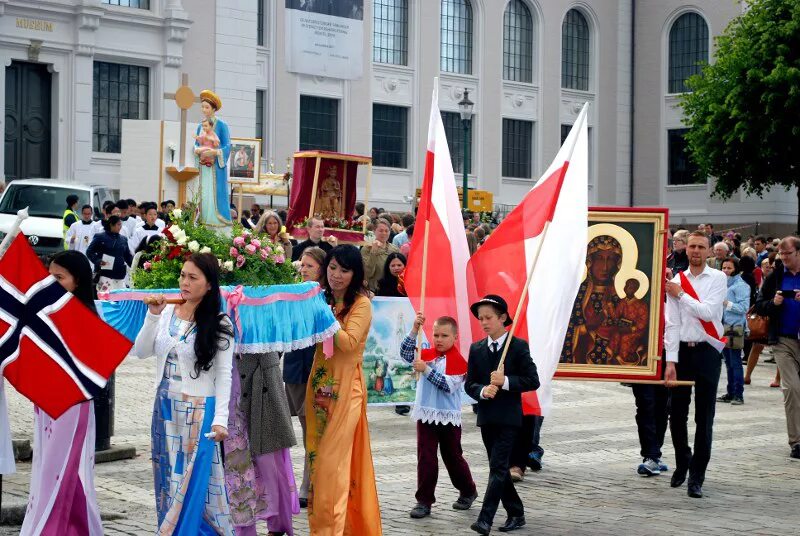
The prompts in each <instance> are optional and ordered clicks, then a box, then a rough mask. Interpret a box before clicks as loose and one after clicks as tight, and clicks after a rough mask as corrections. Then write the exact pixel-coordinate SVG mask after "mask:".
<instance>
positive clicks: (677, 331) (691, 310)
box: [664, 265, 728, 363]
mask: <svg viewBox="0 0 800 536" xmlns="http://www.w3.org/2000/svg"><path fill="white" fill-rule="evenodd" d="M684 274H685V275H686V279H687V282H688V283H689V284H690V285H691V286H692V288H694V290H695V292H696V293H697V297H698V298H699V300H696V299H694V298H692V297H691V296H690V295H689V293H688V292H685V291H684V293H683V295H681V297H680V298H673V297H672V296H669V295H667V304H666V308H665V312H664V317H665V318H664V320H665V325H664V349H665V350H666V352H667V361H671V362H673V363H676V362H677V361H678V348H679V346H680V343H681V342H709V340H710V339H711V338H712V337H713V335H714V334H709V333H708V332H707V331H706V328H704V326H703V324H702V323H701V321H705V322H710V323H711V325H710V326H708V327H709V329H711V327H712V326H713V328H714V330H716V335H717V338H721V337H722V333H723V328H722V311H723V309H724V307H723V305H722V303H723V302H724V301H725V298H726V296H727V295H728V281H727V276H726V275H725V274H724V273H723V272H721V271H720V270H715V269H714V268H711V267H710V266H707V265H704V268H703V271H702V272H700V274H698V275H696V276H695V275H693V274H692V273H691V271H690V270H686V271H685V272H684ZM672 282H673V283H677V284H678V285H680V284H681V278H680V274H678V275H676V276H675V277H674V278H672ZM711 342H712V343H713V341H711Z"/></svg>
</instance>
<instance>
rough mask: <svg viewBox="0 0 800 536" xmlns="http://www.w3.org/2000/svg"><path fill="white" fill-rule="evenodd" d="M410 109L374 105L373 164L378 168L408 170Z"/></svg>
mask: <svg viewBox="0 0 800 536" xmlns="http://www.w3.org/2000/svg"><path fill="white" fill-rule="evenodd" d="M407 146H408V108H404V107H402V106H387V105H385V104H373V105H372V163H373V164H375V165H376V166H383V167H393V168H403V169H404V168H406V167H408V166H407V158H406V153H407V150H406V148H407Z"/></svg>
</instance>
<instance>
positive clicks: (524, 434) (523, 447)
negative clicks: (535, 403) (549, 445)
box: [509, 415, 544, 468]
mask: <svg viewBox="0 0 800 536" xmlns="http://www.w3.org/2000/svg"><path fill="white" fill-rule="evenodd" d="M543 422H544V417H542V416H540V415H523V416H522V427H521V428H520V429H519V433H518V434H517V439H515V440H514V447H513V448H512V449H511V459H510V460H509V465H510V467H520V468H525V467H528V465H529V464H530V455H531V453H533V452H536V453H538V454H539V456H540V457H541V456H542V455H544V449H543V448H542V447H541V446H540V445H539V437H540V435H541V430H542V423H543Z"/></svg>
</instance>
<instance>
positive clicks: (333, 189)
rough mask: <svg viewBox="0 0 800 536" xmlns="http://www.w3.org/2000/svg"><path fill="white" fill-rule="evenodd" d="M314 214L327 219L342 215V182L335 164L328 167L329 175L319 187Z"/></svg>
mask: <svg viewBox="0 0 800 536" xmlns="http://www.w3.org/2000/svg"><path fill="white" fill-rule="evenodd" d="M314 214H316V215H318V216H320V217H321V218H323V219H326V220H327V219H334V218H341V217H342V184H341V183H340V182H339V179H338V177H337V170H336V166H335V165H333V166H330V167H329V168H328V177H327V178H326V179H325V180H324V181H322V184H321V185H320V187H319V191H318V192H317V201H316V203H315V206H314Z"/></svg>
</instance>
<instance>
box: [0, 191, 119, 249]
mask: <svg viewBox="0 0 800 536" xmlns="http://www.w3.org/2000/svg"><path fill="white" fill-rule="evenodd" d="M70 194H75V195H77V196H78V212H79V213H80V208H81V207H82V206H83V205H91V206H92V208H93V210H94V213H95V216H99V215H100V211H101V210H102V207H103V203H105V202H106V201H113V197H112V193H111V189H110V188H108V187H107V186H100V185H86V184H79V183H75V182H68V181H59V180H55V179H23V180H16V181H13V182H10V183H8V185H7V186H6V190H5V192H3V197H2V198H0V239H2V238H3V237H5V235H6V234H7V233H8V231H9V230H10V229H11V226H12V225H13V223H14V221H15V220H16V219H17V211H18V210H20V209H23V208H25V207H28V214H29V216H30V217H29V218H28V219H26V220H25V221H23V222H22V232H23V233H25V236H27V237H28V242H30V244H31V246H33V249H34V251H36V253H37V255H39V256H40V257H42V258H44V257H47V256H49V255H52V254H54V253H56V252H58V251H62V250H63V249H64V238H63V230H64V224H63V219H62V218H63V216H64V210H66V208H67V196H68V195H70Z"/></svg>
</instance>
